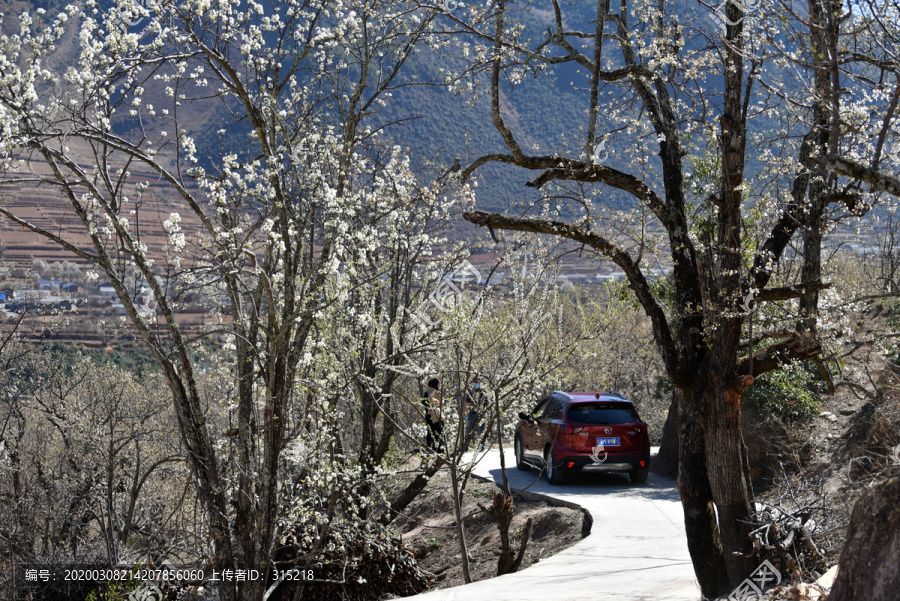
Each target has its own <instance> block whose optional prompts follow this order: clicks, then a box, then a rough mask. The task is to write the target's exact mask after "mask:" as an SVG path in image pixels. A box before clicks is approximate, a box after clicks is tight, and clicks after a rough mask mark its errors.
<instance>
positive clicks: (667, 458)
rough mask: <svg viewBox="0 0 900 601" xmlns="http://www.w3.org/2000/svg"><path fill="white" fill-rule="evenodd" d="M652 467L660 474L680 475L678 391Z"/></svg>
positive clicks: (668, 476)
mask: <svg viewBox="0 0 900 601" xmlns="http://www.w3.org/2000/svg"><path fill="white" fill-rule="evenodd" d="M650 467H651V468H652V469H653V471H654V472H655V473H657V474H659V475H660V476H666V477H667V478H677V477H678V401H677V397H676V393H674V392H673V393H672V402H671V403H670V404H669V414H668V416H667V417H666V424H665V425H664V426H663V433H662V441H661V442H660V443H659V453H657V454H656V457H654V459H653V462H652V463H651V465H650Z"/></svg>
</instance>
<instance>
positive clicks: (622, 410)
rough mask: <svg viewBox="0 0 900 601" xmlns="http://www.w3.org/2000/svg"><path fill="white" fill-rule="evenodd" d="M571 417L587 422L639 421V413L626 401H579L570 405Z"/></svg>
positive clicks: (618, 422)
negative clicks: (625, 402)
mask: <svg viewBox="0 0 900 601" xmlns="http://www.w3.org/2000/svg"><path fill="white" fill-rule="evenodd" d="M569 419H570V420H572V421H575V422H582V423H585V424H607V425H609V424H627V423H629V422H636V421H638V415H637V412H636V411H635V410H634V407H632V406H631V405H626V404H624V403H578V404H576V405H572V406H571V407H569Z"/></svg>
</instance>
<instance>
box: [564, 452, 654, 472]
mask: <svg viewBox="0 0 900 601" xmlns="http://www.w3.org/2000/svg"><path fill="white" fill-rule="evenodd" d="M560 451H562V452H560ZM556 457H557V461H558V462H559V463H560V464H561V465H560V467H561V468H562V469H565V470H569V471H575V472H588V473H592V472H631V471H634V470H636V469H638V468H641V467H644V468H646V467H647V466H649V465H650V455H649V453H648V454H646V455H644V454H627V455H624V454H623V455H614V454H612V453H610V454H608V455H604V454H602V453H601V454H600V455H599V457H597V458H594V457H593V456H592V455H585V454H582V453H574V454H573V453H571V450H570V452H569V453H566V452H565V451H564V450H562V449H560V450H558V451H557V453H556Z"/></svg>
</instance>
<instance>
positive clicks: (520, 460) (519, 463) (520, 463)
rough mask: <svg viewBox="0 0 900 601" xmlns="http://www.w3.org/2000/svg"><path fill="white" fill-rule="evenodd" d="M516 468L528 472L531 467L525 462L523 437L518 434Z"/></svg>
mask: <svg viewBox="0 0 900 601" xmlns="http://www.w3.org/2000/svg"><path fill="white" fill-rule="evenodd" d="M515 447H516V468H517V469H520V470H522V471H523V472H527V471H528V470H529V469H531V466H529V465H528V464H527V463H525V449H523V448H522V438H521V437H520V436H519V435H518V434H516V442H515Z"/></svg>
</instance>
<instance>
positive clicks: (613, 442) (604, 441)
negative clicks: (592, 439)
mask: <svg viewBox="0 0 900 601" xmlns="http://www.w3.org/2000/svg"><path fill="white" fill-rule="evenodd" d="M620 440H621V439H620V438H619V437H618V436H616V437H615V438H598V439H597V445H598V446H599V445H603V446H604V447H617V446H619V445H620V444H621V442H619V441H620Z"/></svg>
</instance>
